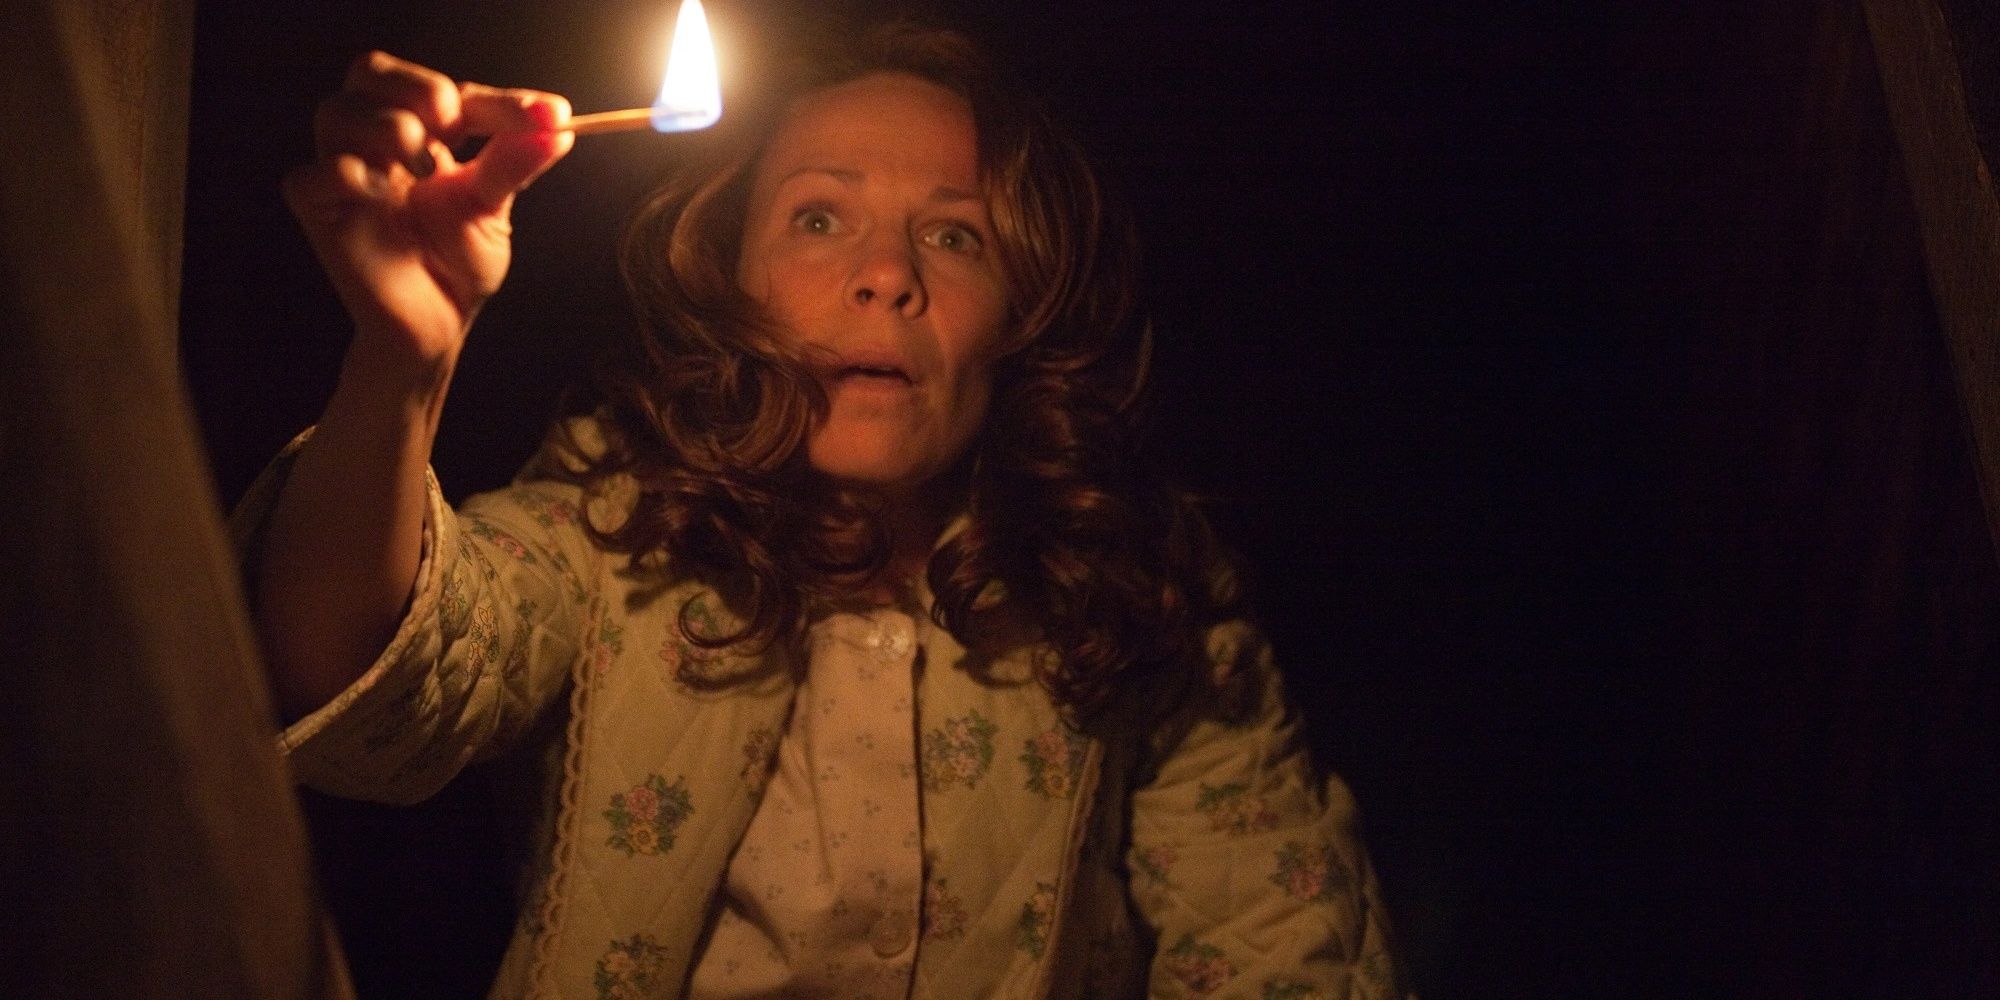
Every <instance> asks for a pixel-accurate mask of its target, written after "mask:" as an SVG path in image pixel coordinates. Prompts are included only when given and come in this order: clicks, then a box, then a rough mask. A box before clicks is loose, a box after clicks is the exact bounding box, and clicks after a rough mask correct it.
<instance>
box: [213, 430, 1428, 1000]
mask: <svg viewBox="0 0 2000 1000" xmlns="http://www.w3.org/2000/svg"><path fill="white" fill-rule="evenodd" d="M581 430H582V434H581V435H580V439H581V440H584V441H586V442H589V441H592V440H595V434H594V433H593V432H592V430H591V428H590V427H589V425H588V424H587V423H586V424H584V425H582V428H581ZM309 436H310V432H308V434H306V435H301V437H300V438H299V440H298V441H295V442H293V444H292V446H291V447H290V448H288V449H287V450H286V452H285V453H284V454H283V455H281V456H280V457H279V459H278V460H277V461H276V462H274V463H273V465H272V467H271V468H270V469H269V470H267V472H266V473H265V475H264V476H263V477H262V478H261V479H260V480H259V482H258V484H257V485H256V486H255V487H253V489H252V491H251V493H250V495H249V497H247V498H246V500H245V501H244V504H243V505H242V507H241V508H240V509H239V511H238V514H237V518H236V530H237V536H238V541H239V544H240V545H241V546H243V547H244V548H245V549H246V550H254V546H255V545H256V539H257V534H258V530H259V528H260V526H261V525H262V524H263V522H264V519H265V517H266V516H267V515H268V512H269V508H270V505H271V503H272V502H273V501H274V500H275V498H276V495H277V492H278V490H279V488H280V487H281V485H282V483H283V480H284V476H285V473H286V471H287V469H288V468H289V464H290V458H291V456H292V455H294V454H295V453H296V451H297V449H299V448H300V447H302V446H306V445H305V443H306V441H307V439H308V438H309ZM586 446H587V447H588V446H589V445H588V444H586ZM562 456H563V452H562V451H561V450H560V449H559V448H557V447H555V446H553V445H551V446H548V447H545V448H544V449H543V451H542V452H541V453H540V454H538V455H537V456H536V458H535V459H534V460H532V461H531V462H530V463H529V465H528V466H527V468H526V469H524V471H523V472H522V473H521V475H520V476H519V477H517V478H516V480H515V482H514V483H513V484H512V485H511V486H509V487H507V488H505V489H502V490H498V491H495V492H493V493H488V494H482V495H480V496H477V497H474V498H472V499H470V500H468V501H467V502H466V503H464V504H463V505H462V507H461V509H460V510H459V511H457V512H454V511H453V510H451V509H450V508H449V507H448V506H447V505H446V504H445V502H444V499H443V495H442V493H441V492H440V491H439V490H438V488H437V484H436V482H435V480H434V479H433V480H432V481H431V482H430V484H429V503H428V507H429V509H428V513H427V516H426V524H425V529H424V530H425V537H424V557H423V561H422V563H421V565H420V567H419V570H418V579H417V582H416V587H415V591H414V594H413V596H412V599H411V602H410V607H409V610H408V612H407V616H406V618H405V620H404V622H403V623H402V625H401V627H400V629H399V630H398V631H397V633H396V635H395V637H394V638H393V639H392V640H391V642H390V644H389V646H388V648H387V649H385V650H384V651H383V653H382V655H381V657H380V659H379V660H377V662H376V663H374V664H373V665H372V666H371V667H370V668H369V669H368V670H367V672H366V673H365V674H364V675H363V676H362V677H361V678H360V679H358V680H357V681H356V682H355V683H354V684H353V685H352V686H350V687H349V688H348V689H347V690H346V691H344V692H343V693H341V694H340V695H339V696H337V697H336V698H335V699H334V700H333V701H331V702H330V703H328V704H327V705H325V706H324V707H322V708H321V709H319V710H318V711H316V712H314V713H313V714H311V715H309V716H307V717H305V718H304V719H301V720H299V721H298V722H297V723H295V724H293V725H292V726H291V727H289V728H288V729H287V730H286V731H285V732H284V733H283V734H282V736H281V738H280V741H281V749H282V750H283V752H284V753H285V754H286V755H287V756H288V759H289V761H290V763H291V766H292V768H293V769H294V773H295V775H296V776H297V778H298V779H299V780H301V781H303V782H305V783H308V784H310V785H312V786H314V787H316V788H319V789H321V790H324V791H327V792H330V793H333V794H337V795H344V796H350V797H355V798H363V799H369V800H374V801H383V802H415V801H418V800H421V799H423V798H425V797H426V796H428V795H430V794H432V793H434V792H435V791H437V790H438V789H439V788H440V787H442V786H443V785H444V784H445V783H446V782H448V781H449V780H451V778H452V777H453V776H454V775H456V774H457V773H458V772H459V770H460V769H461V768H462V767H463V766H464V765H466V764H467V763H469V762H471V761H474V760H476V759H481V758H485V757H491V756H495V755H497V754H500V753H502V752H503V751H521V752H519V753H514V754H510V755H509V758H508V759H509V760H510V761H511V760H520V761H525V762H540V766H538V767H537V766H526V765H524V769H525V770H527V771H530V772H534V773H535V774H536V775H538V778H537V780H536V781H534V782H531V784H532V785H533V786H534V787H538V788H540V789H541V793H540V794H539V795H538V796H537V797H536V798H537V799H538V801H539V802H540V803H541V808H540V809H539V811H538V813H539V817H540V821H539V822H538V823H535V824H533V825H534V827H535V830H534V832H533V836H534V838H535V841H536V845H537V846H536V848H535V850H534V852H533V853H534V856H535V857H537V858H538V859H539V862H538V864H537V866H536V868H535V871H534V872H533V875H532V877H531V878H530V879H529V885H528V888H527V890H526V892H525V899H524V902H523V904H522V908H521V913H520V918H519V920H518V923H517V926H516V930H515V934H514V937H513V940H512V943H511V945H510V947H509V949H508V952H507V955H506V958H505V960H504V961H503V963H502V966H501V968H500V970H499V973H498V976H497V977H496V980H495V982H494V985H493V988H492V994H491V995H492V996H494V997H547V998H560V1000H612V998H616V1000H628V998H642V997H643V998H662V1000H664V998H673V997H679V996H681V995H682V993H683V991H684V989H685V987H686V980H687V976H688V972H689V970H690V968H691V967H692V963H693V961H694V959H695V958H696V957H697V949H698V947H699V946H700V942H701V941H702V939H703V933H704V930H705V928H706V927H707V926H708V925H709V922H710V921H711V919H712V918H713V916H714V914H715V913H716V911H717V900H718V891H719V889H720V887H721V885H722V881H723V877H724V874H725V870H726V868H727V866H728V863H729V860H730V857H731V854H732V851H733V850H734V848H735V846H736V845H737V843H738V841H739V840H740V839H741V838H742V836H743V833H744V830H745V828H746V827H747V826H748V824H749V822H750V818H751V815H752V814H753V813H754V812H755V810H756V807H757V804H758V801H759V796H760V794H761V793H762V790H763V785H764V781H765V779H766V778H767V776H768V774H769V771H770V766H771V761H772V754H773V753H774V751H775V749H776V746H777V734H779V733H782V732H783V731H784V728H785V722H786V718H787V713H788V711H789V710H790V706H791V695H792V691H793V680H792V678H793V676H794V669H795V667H796V665H795V664H793V663H791V662H788V657H787V654H786V653H785V652H784V651H783V650H782V649H780V648H774V649H772V650H769V651H766V652H761V653H757V654H754V655H732V654H730V653H727V652H723V653H716V652H713V651H710V650H706V649H703V648H700V647H696V646H693V645H691V644H689V643H688V642H686V641H685V639H684V638H683V637H682V636H681V634H680V632H679V630H678V629H677V627H676V624H675V623H676V620H677V618H678V617H679V616H680V615H681V613H682V611H683V609H684V608H685V609H686V616H687V618H688V620H690V621H691V622H692V623H693V624H694V625H695V626H696V627H698V628H718V627H727V625H728V624H729V623H730V622H731V620H732V619H730V618H729V611H728V609H727V607H726V606H725V605H724V603H723V601H722V600H721V599H720V598H719V597H718V596H717V595H716V594H715V593H714V592H713V591H712V590H710V589H708V588H706V587H704V586H702V585H700V584H697V583H694V582H689V581H673V580H669V579H667V578H666V576H665V574H663V573H661V572H660V571H659V570H658V567H657V565H656V564H653V563H650V562H647V563H644V564H641V565H636V566H635V565H633V563H632V561H631V560H630V559H629V558H627V557H625V556H622V555H618V554H614V553H608V552H606V551H604V550H602V549H601V548H599V547H597V546H596V545H595V544H593V543H592V541H591V540H590V538H589V536H588V535H587V534H586V532H585V530H584V528H583V523H584V519H585V518H591V519H593V520H594V521H595V523H597V524H600V525H604V524H615V523H617V520H618V518H619V517H620V516H621V513H622V509H624V508H623V507H621V504H622V505H625V507H629V503H630V493H629V487H628V488H627V490H626V492H623V493H621V492H620V491H618V490H616V489H614V490H610V491H603V492H600V493H598V494H597V495H593V496H585V495H584V493H583V492H582V491H580V490H579V489H578V488H576V487H574V486H572V485H569V484H567V483H565V482H563V481H561V478H560V477H559V476H555V475H552V474H551V473H552V472H553V471H554V470H555V469H556V464H555V463H559V462H563V461H565V460H566V459H565V458H563V457H562ZM253 565H254V561H253ZM926 599H927V598H926ZM922 641H923V644H924V645H923V650H922V658H921V661H920V662H921V663H922V664H924V665H925V666H924V668H923V669H921V670H920V671H919V677H918V679H917V684H916V691H917V704H916V705H915V706H912V708H913V710H914V713H915V717H916V725H917V727H918V735H919V740H918V756H919V760H918V761H917V762H916V764H917V766H918V768H919V773H920V775H921V778H922V786H923V792H922V799H921V806H920V815H921V821H922V826H923V850H924V856H925V860H926V866H925V892H924V912H923V914H922V929H921V937H920V939H919V950H918V953H917V960H916V971H915V976H914V982H913V985H912V996H915V997H954V998H956V997H988V996H991V997H1136V996H1156V997H1253V998H1261V1000H1274V998H1276V1000H1290V998H1303V997H1321V998H1348V997H1356V998H1369V1000H1374V998H1382V997H1390V996H1394V995H1396V987H1395V985H1394V971H1393V963H1392V960H1391V958H1390V954H1389V946H1388V929H1387V924H1386V918H1385V915H1384V913H1383V909H1382V906H1381V904H1380V900H1379V895H1378V890H1377V886H1376V880H1375V876H1374V873H1373V871H1372V868H1371V867H1370V864H1369V860H1368V857H1367V855H1366V852H1365V851H1364V849H1363V847H1362V845H1361V842H1360V839H1359V837H1358V835H1357V831H1356V820H1355V805H1354V802H1353V799H1352V798H1351V796H1350V795H1349V794H1348V792H1347V790H1346V788H1345V786H1344V785H1342V784H1341V783H1340V782H1339V780H1338V779H1337V778H1336V779H1327V780H1324V781H1323V780H1321V779H1320V778H1319V777H1318V776H1316V775H1315V773H1314V769H1313V766H1312V764H1311V761H1310V760H1309V757H1308V754H1307V750H1306V747H1305V744H1304V743H1303V741H1302V740H1301V738H1300V733H1299V724H1298V719H1297V717H1296V714H1295V713H1294V712H1293V711H1292V710H1291V709H1290V707H1289V706H1288V705H1287V703H1286V701H1285V698H1284V694H1283V691H1282V686H1281V683H1280V680H1279V677H1278V675H1277V673H1276V672H1275V670H1274V669H1273V667H1272V662H1271V656H1270V652H1269V649H1268V647H1267V645H1266V644H1265V642H1264V641H1263V639H1262V637H1261V636H1260V635H1259V634H1258V633H1257V632H1255V631H1254V630H1253V629H1251V628H1250V627H1248V626H1247V625H1243V624H1240V623H1238V624H1230V625H1225V626H1222V627H1218V628H1216V629H1215V630H1213V631H1212V633H1211V634H1210V637H1209V643H1208V646H1209V652H1210V654H1211V656H1212V659H1213V664H1214V679H1215V692H1214V697H1210V698H1200V699H1195V700H1196V701H1198V702H1200V703H1201V704H1199V705H1197V706H1194V707H1195V708H1197V709H1200V710H1201V711H1200V712H1199V713H1195V712H1190V713H1187V714H1185V715H1184V716H1183V717H1181V718H1179V719H1177V720H1176V721H1174V722H1173V723H1170V724H1168V725H1166V726H1162V727H1158V728H1156V729H1155V730H1154V731H1151V732H1144V733H1138V732H1134V733H1130V734H1129V735H1126V736H1106V737H1101V738H1088V737H1085V736H1084V735H1082V734H1080V733H1078V732H1076V731H1074V730H1073V729H1071V728H1070V727H1069V726H1068V725H1067V724H1065V722H1064V717H1063V715H1062V713H1061V712H1059V711H1058V710H1057V708H1056V706H1055V705H1054V704H1053V703H1052V701H1051V700H1050V699H1049V698H1048V697H1047V695H1046V694H1045V693H1044V692H1043V691H1042V690H1041V688H1040V687H1039V686H1037V685H1036V684H1035V683H1034V682H1033V681H1032V679H1031V675H1030V667H1029V664H1030V662H1031V660H1030V658H1031V657H1032V656H1034V655H1038V651H1037V650H1036V649H1034V648H1032V647H1028V648H1022V649H1020V650H1017V651H1015V652H1013V653H1010V654H1009V655H1007V656H1004V657H1001V658H1000V659H999V660H998V661H997V662H985V661H982V660H978V659H975V658H974V657H973V656H971V655H970V654H968V653H967V652H966V650H964V649H963V648H962V647H961V646H960V645H959V644H958V642H957V641H956V640H954V639H953V637H952V636H951V635H950V634H949V633H948V632H947V631H946V630H944V629H941V628H931V629H927V630H925V634H924V638H923V640H922ZM1131 694H1132V695H1133V696H1134V697H1138V698H1143V697H1144V692H1132V693H1131ZM1112 731H1113V732H1117V731H1119V730H1117V728H1116V727H1113V728H1112Z"/></svg>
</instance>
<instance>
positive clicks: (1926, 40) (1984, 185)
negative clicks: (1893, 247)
mask: <svg viewBox="0 0 2000 1000" xmlns="http://www.w3.org/2000/svg"><path fill="white" fill-rule="evenodd" d="M1863 6H1864V8H1865V13H1866V17H1867V21H1868V34H1869V37H1870V39H1871V40H1872V41H1873V43H1874V46H1875V64H1876V66H1877V67H1878V69H1879V71H1880V73H1881V77H1882V91H1883V96H1884V98H1885V99H1886V101H1887V103H1888V108H1889V120H1890V124H1891V126H1892V127H1893V128H1894V129H1895V133H1896V144H1897V146H1899V147H1900V148H1901V150H1902V158H1903V171H1904V174H1905V176H1906V177H1907V178H1908V180H1909V185H1910V194H1911V198H1912V201H1913V202H1914V204H1915V205H1916V210H1917V218H1918V223H1919V228H1920V229H1921V231H1922V237H1923V246H1924V265H1925V269H1926V271H1927V273H1928V275H1929V279H1930V288H1931V296H1932V298H1933V300H1934V301H1935V302H1936V305H1937V312H1938V321H1939V323H1940V324H1941V325H1942V326H1943V328H1944V332H1945V335H1946V337H1947V338H1949V340H1950V342H1951V359H1952V369H1953V372H1954V375H1955V378H1956V381H1957V383H1958V391H1959V397H1960V400H1961V402H1962V405H1963V407H1964V412H1965V415H1966V419H1967V420H1968V421H1969V423H1970V425H1971V438H1972V441H1973V444H1974V449H1975V451H1976V452H1977V454H1976V456H1975V464H1976V465H1977V467H1978V470H1979V486H1980V493H1981V495H1982V496H1983V497H1984V499H1985V506H1986V519H1987V526H1988V529H1989V535H1990V536H1991V537H1992V538H1993V539H1994V542H1995V545H1996V546H2000V199H1996V194H1995V190H1994V183H1993V174H1992V172H1991V170H1990V169H1989V166H1988V163H1987V157H1986V154H1985V152H1984V151H1983V150H1982V148H1981V145H1980V142H1979V134H1978V130H1977V127H1976V123H1975V121H1974V119H1973V113H1972V108H1973V105H1972V103H1971V102H1969V101H1968V99H1967V97H1968V94H1967V86H1968V81H1967V79H1966V75H1965V73H1964V72H1963V68H1964V67H1963V63H1962V60H1961V55H1960V51H1961V50H1960V46H1959V45H1958V44H1957V41H1956V40H1955V39H1954V35H1953V26H1952V24H1951V22H1950V20H1949V18H1948V17H1947V14H1946V11H1945V10H1944V9H1943V8H1942V7H1941V5H1940V4H1939V3H1938V2H1937V0H1864V4H1863ZM1972 83H1973V85H1975V86H1984V87H1987V88H1988V89H1992V88H1994V87H1995V86H1996V85H2000V81H1996V80H1974V81H1972Z"/></svg>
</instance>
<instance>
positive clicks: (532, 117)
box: [460, 83, 576, 210]
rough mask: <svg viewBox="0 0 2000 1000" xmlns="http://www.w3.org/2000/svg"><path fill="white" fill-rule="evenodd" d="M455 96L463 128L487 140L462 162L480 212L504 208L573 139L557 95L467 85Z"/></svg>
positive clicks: (563, 101)
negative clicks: (484, 209)
mask: <svg viewBox="0 0 2000 1000" xmlns="http://www.w3.org/2000/svg"><path fill="white" fill-rule="evenodd" d="M460 96H461V99H462V104H461V107H462V109H463V117H462V120H463V122H464V123H465V128H466V129H467V130H468V131H469V132H472V133H476V134H482V135H490V136H492V138H491V139H490V140H488V141H487V143H486V148H484V149H482V150H480V151H479V155H478V156H477V157H474V158H473V159H472V161H471V162H470V163H468V164H466V182H467V184H468V191H469V192H470V194H471V196H472V197H473V198H474V199H475V200H476V201H477V202H478V203H479V205H480V206H481V207H483V208H486V209H489V210H498V209H501V208H504V207H506V205H507V203H508V201H509V199H511V198H513V197H514V195H515V194H516V193H518V192H519V191H520V190H521V189H522V188H525V187H527V186H528V185H529V184H531V183H533V182H534V180H535V178H537V177H540V176H541V175H542V172H543V171H545V170H547V169H548V168H549V167H550V166H551V165H553V164H554V163H555V162H556V161H557V160H560V159H562V157H563V154H565V153H568V152H569V149H570V146H571V144H573V143H574V142H575V141H576V136H575V135H574V134H572V133H570V132H569V131H567V130H566V126H568V125H569V101H568V100H566V99H564V98H562V97H561V96H558V95H556V94H548V93H543V92H542V91H538V90H501V89H497V88H494V87H487V86H483V85H481V84H476V83H468V84H464V85H463V86H462V87H461V89H460Z"/></svg>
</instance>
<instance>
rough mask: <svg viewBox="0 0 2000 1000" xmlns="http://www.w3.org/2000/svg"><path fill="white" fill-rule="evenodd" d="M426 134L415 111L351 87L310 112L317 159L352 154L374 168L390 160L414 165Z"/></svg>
mask: <svg viewBox="0 0 2000 1000" xmlns="http://www.w3.org/2000/svg"><path fill="white" fill-rule="evenodd" d="M430 136H431V133H430V131H429V130H428V129H427V128H426V127H425V126H424V123H423V121H422V120H421V119H419V118H418V117H417V115H416V113H414V112H412V111H409V110H407V109H404V108H399V107H394V106H391V105H385V104H379V103H376V102H375V101H374V100H373V99H371V98H367V97H363V96H361V95H359V94H355V93H353V92H351V91H342V92H340V93H338V94H335V95H333V96H332V97H329V98H327V99H326V100H324V101H321V102H320V105H319V109H318V110H317V111H315V112H314V113H313V143H314V145H315V147H316V148H317V150H318V152H319V156H320V158H321V159H333V158H335V157H339V156H355V157H359V158H360V159H361V160H362V162H364V163H367V164H369V165H371V166H374V167H376V168H378V169H382V168H387V167H388V166H389V165H390V164H392V163H400V164H402V165H404V166H406V167H413V168H414V166H415V165H416V164H418V163H419V162H421V160H422V158H423V155H424V153H425V150H426V147H427V146H428V145H429V142H430ZM418 172H419V173H422V172H423V171H418Z"/></svg>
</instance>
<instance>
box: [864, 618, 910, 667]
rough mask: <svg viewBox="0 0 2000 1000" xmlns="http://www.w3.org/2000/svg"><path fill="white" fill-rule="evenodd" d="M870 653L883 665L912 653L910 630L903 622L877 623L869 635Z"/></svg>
mask: <svg viewBox="0 0 2000 1000" xmlns="http://www.w3.org/2000/svg"><path fill="white" fill-rule="evenodd" d="M868 651H869V652H870V653H872V654H873V655H874V657H875V658H876V659H877V660H880V661H882V662H883V663H893V662H895V661H897V660H900V659H902V658H903V657H904V656H905V655H907V654H908V653H909V652H910V628H909V626H907V625H905V624H903V623H902V622H896V621H888V622H877V623H875V627H874V628H873V629H871V630H870V631H869V633H868Z"/></svg>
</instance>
